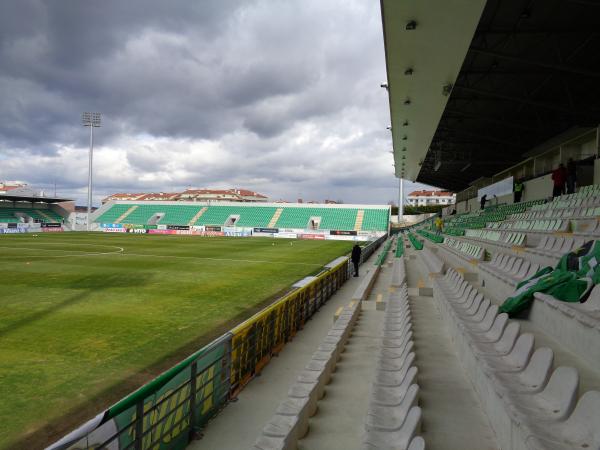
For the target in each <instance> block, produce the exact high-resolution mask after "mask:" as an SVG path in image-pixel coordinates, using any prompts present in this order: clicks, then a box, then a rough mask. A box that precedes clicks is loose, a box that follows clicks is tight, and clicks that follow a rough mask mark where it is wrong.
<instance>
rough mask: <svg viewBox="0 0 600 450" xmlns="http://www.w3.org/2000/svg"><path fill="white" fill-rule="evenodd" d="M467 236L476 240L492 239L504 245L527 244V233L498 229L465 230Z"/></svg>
mask: <svg viewBox="0 0 600 450" xmlns="http://www.w3.org/2000/svg"><path fill="white" fill-rule="evenodd" d="M465 236H466V237H469V238H473V239H476V240H483V241H492V242H494V243H496V244H498V245H501V246H503V247H512V246H514V245H516V246H522V245H525V240H526V237H527V235H526V234H525V233H518V232H514V231H513V232H509V231H498V230H487V229H485V228H484V229H479V230H465Z"/></svg>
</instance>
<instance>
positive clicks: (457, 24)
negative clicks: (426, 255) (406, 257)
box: [381, 0, 600, 191]
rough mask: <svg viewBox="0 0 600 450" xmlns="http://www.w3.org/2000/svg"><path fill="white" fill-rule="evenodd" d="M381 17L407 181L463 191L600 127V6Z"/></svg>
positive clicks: (438, 6) (426, 10)
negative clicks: (562, 139) (562, 137)
mask: <svg viewBox="0 0 600 450" xmlns="http://www.w3.org/2000/svg"><path fill="white" fill-rule="evenodd" d="M381 10H382V20H383V27H384V42H385V47H386V63H387V72H388V89H389V98H390V111H391V118H392V137H393V142H394V159H395V166H396V176H401V177H403V178H405V179H409V180H413V181H414V180H416V181H421V182H423V183H427V184H432V185H435V186H441V187H444V188H447V189H451V190H454V191H457V190H461V189H463V188H465V187H467V186H468V184H469V182H470V181H472V180H474V179H476V178H479V177H481V176H491V175H493V174H495V173H498V172H500V171H501V170H503V169H506V168H508V167H510V166H512V165H514V164H515V163H516V162H518V161H520V160H522V159H524V158H523V155H524V153H526V152H528V151H530V150H532V149H534V148H535V147H538V146H540V145H542V144H543V143H544V142H545V141H547V140H549V139H551V138H552V137H553V136H555V135H557V134H560V133H563V132H565V131H568V130H570V129H572V128H573V127H595V126H597V125H598V123H600V108H598V104H599V103H600V90H599V89H598V87H597V83H598V81H599V79H600V59H599V58H598V54H600V35H598V34H597V17H598V14H599V13H600V3H598V2H592V1H587V0H547V1H545V2H543V3H540V2H538V3H530V4H529V6H528V5H527V3H524V2H522V1H516V0H508V1H506V0H505V1H500V0H489V1H488V2H487V3H486V2H484V1H466V0H428V1H426V2H396V1H394V0H381ZM413 20H414V21H415V22H416V23H415V25H416V26H415V29H414V30H407V29H406V25H407V24H408V23H409V22H410V21H413ZM407 69H412V72H411V74H409V75H406V74H405V73H406V71H407ZM444 86H446V88H445V89H446V91H445V92H444ZM444 94H446V95H447V96H445V95H444ZM407 100H409V101H410V103H406V101H407ZM405 123H406V126H404V124H405ZM403 149H406V150H403ZM499 155H501V156H499Z"/></svg>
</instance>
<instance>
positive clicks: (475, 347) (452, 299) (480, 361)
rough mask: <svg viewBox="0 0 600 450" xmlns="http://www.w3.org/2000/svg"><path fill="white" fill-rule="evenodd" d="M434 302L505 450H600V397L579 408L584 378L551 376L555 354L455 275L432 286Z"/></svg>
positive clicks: (563, 373)
mask: <svg viewBox="0 0 600 450" xmlns="http://www.w3.org/2000/svg"><path fill="white" fill-rule="evenodd" d="M433 282H434V299H435V300H436V302H437V304H438V307H439V309H440V311H441V313H442V315H443V317H444V319H445V321H446V323H447V324H448V326H449V328H450V333H451V335H452V339H453V341H454V342H455V344H456V345H457V347H458V350H459V356H460V358H461V360H462V363H463V366H464V367H465V368H466V370H467V373H468V374H469V375H470V377H471V380H472V382H473V384H474V386H475V389H476V391H477V393H478V394H479V397H480V400H481V403H482V405H483V407H484V410H485V411H486V413H487V415H488V418H489V419H490V423H491V425H492V427H493V429H494V431H495V433H496V437H497V439H498V442H499V444H500V445H499V446H500V448H502V449H503V450H512V449H528V450H542V449H546V450H548V449H550V450H567V449H568V450H572V449H574V448H595V449H598V448H599V447H600V392H597V391H588V392H586V393H585V394H584V395H583V396H581V398H580V399H579V401H578V400H577V397H578V388H579V374H578V371H577V370H576V369H574V368H572V367H558V368H556V369H555V370H553V362H554V352H553V351H552V349H550V348H547V347H542V348H538V349H535V350H534V343H535V339H534V336H533V335H532V334H531V333H521V332H520V324H519V323H518V322H517V321H514V320H509V319H508V316H507V315H506V314H504V313H503V314H498V307H497V306H496V305H492V304H491V303H490V301H489V299H486V298H484V297H483V296H482V295H481V294H480V293H478V292H477V290H476V289H474V288H473V287H472V286H471V285H470V284H469V283H468V282H466V281H465V280H464V279H463V277H462V276H461V275H460V274H459V273H458V272H456V271H454V270H453V269H451V270H448V272H447V273H446V275H445V276H444V277H443V278H437V279H434V281H433Z"/></svg>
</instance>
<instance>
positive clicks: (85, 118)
mask: <svg viewBox="0 0 600 450" xmlns="http://www.w3.org/2000/svg"><path fill="white" fill-rule="evenodd" d="M81 120H82V123H83V126H84V127H90V156H89V162H88V204H87V230H88V231H90V216H91V214H92V161H93V159H94V128H97V127H100V123H101V121H102V115H101V114H100V113H99V112H84V113H83V114H82V115H81Z"/></svg>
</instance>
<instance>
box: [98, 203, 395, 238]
mask: <svg viewBox="0 0 600 450" xmlns="http://www.w3.org/2000/svg"><path fill="white" fill-rule="evenodd" d="M181 203H182V204H180V205H178V204H163V203H151V204H137V205H136V204H135V203H126V204H122V203H118V204H114V205H112V206H111V207H109V208H108V209H107V210H106V211H104V213H102V214H101V215H100V216H99V217H98V218H97V219H96V222H98V223H114V222H115V221H116V220H117V219H118V218H119V217H121V216H122V215H123V214H124V213H125V212H127V211H128V210H129V209H130V208H131V207H132V206H137V207H136V208H135V209H133V210H132V211H131V212H130V213H129V214H128V215H127V216H126V217H124V218H123V220H122V223H132V224H140V225H146V224H148V222H149V221H150V220H151V219H153V217H155V216H157V215H158V214H161V213H162V214H164V216H163V217H162V218H161V219H160V220H159V221H158V222H157V223H160V224H168V225H188V224H190V221H191V220H192V219H193V218H194V217H195V216H196V214H197V213H198V212H199V211H200V210H201V209H202V208H206V210H205V212H204V213H203V214H202V215H201V216H200V217H198V218H197V220H196V222H195V223H193V224H194V225H224V224H225V223H226V221H227V220H228V218H229V217H231V216H239V218H238V220H237V222H236V225H237V226H241V227H266V226H267V225H269V223H270V222H271V220H272V219H273V218H274V215H275V212H276V211H277V210H278V209H281V214H280V215H279V216H278V218H277V220H276V223H275V224H274V225H272V226H275V227H278V228H308V227H309V225H310V224H309V221H310V219H311V218H312V217H319V218H320V224H319V228H320V229H324V230H329V229H334V230H353V229H354V227H355V225H356V218H357V214H358V211H359V210H358V209H357V208H319V207H314V208H313V207H286V206H283V205H282V206H281V207H280V208H277V207H274V206H262V205H253V206H235V205H234V206H230V205H227V206H226V205H210V206H206V205H203V204H193V203H189V202H188V203H184V202H181ZM388 222H389V209H387V208H382V209H369V208H367V209H365V210H364V214H363V220H362V225H361V227H360V230H362V231H387V228H388Z"/></svg>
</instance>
